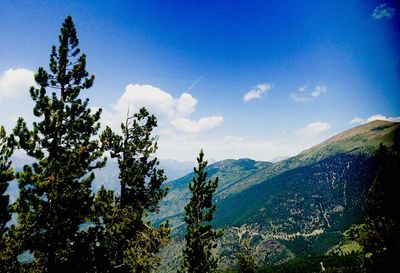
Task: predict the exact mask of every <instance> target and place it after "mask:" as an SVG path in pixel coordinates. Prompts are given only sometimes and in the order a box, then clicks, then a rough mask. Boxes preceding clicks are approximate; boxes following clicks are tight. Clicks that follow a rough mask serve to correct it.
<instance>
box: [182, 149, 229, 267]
mask: <svg viewBox="0 0 400 273" xmlns="http://www.w3.org/2000/svg"><path fill="white" fill-rule="evenodd" d="M203 157H204V153H203V150H201V151H200V154H199V157H198V158H197V163H198V167H197V169H196V168H195V169H194V171H195V173H196V177H194V178H193V181H192V182H191V183H190V184H189V189H190V191H191V192H192V196H191V198H190V201H189V203H188V204H187V206H186V207H185V211H186V216H185V222H186V224H187V226H186V235H185V240H186V246H185V248H184V250H183V264H182V267H181V269H180V272H191V273H192V272H193V273H200V272H215V271H216V269H217V263H218V258H217V257H214V256H213V253H212V250H213V249H215V248H216V247H217V245H216V242H215V240H216V239H218V238H219V237H221V236H222V231H219V230H214V229H213V228H212V226H211V225H210V224H209V222H210V221H211V220H212V219H213V213H214V211H215V209H216V206H215V205H214V204H213V203H212V198H213V194H214V192H215V190H216V189H217V187H218V178H215V180H208V181H207V172H205V168H206V166H207V161H204V159H203Z"/></svg>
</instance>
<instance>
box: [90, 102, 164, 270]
mask: <svg viewBox="0 0 400 273" xmlns="http://www.w3.org/2000/svg"><path fill="white" fill-rule="evenodd" d="M156 126H157V119H156V118H155V116H154V115H150V114H149V113H148V111H147V110H146V109H145V108H141V109H140V111H139V112H138V113H136V114H134V115H133V116H129V113H128V117H127V119H126V122H125V124H121V129H122V132H123V136H119V135H117V134H115V133H113V132H112V131H111V129H110V128H108V127H107V128H106V130H105V131H104V132H103V134H102V142H103V145H104V148H105V149H108V150H109V151H110V153H111V157H114V158H117V159H118V165H119V169H120V174H119V182H120V186H121V188H120V193H119V194H118V195H115V194H114V193H113V192H112V191H107V190H105V189H104V188H102V189H101V190H100V191H99V193H98V194H97V198H96V211H97V214H98V216H99V219H101V221H98V234H97V239H96V242H97V245H99V247H97V250H96V251H97V253H96V254H95V256H96V257H95V260H96V262H95V264H97V265H98V267H99V268H103V269H105V270H104V271H103V272H150V271H151V270H152V269H154V268H155V267H156V266H157V264H158V257H156V254H157V253H158V252H159V250H160V248H161V247H162V246H163V245H165V244H166V243H167V242H168V241H169V234H170V229H169V228H168V223H166V224H162V225H161V226H160V227H159V228H155V227H153V226H152V224H151V222H150V221H146V220H145V218H146V216H148V213H149V212H155V211H156V210H157V209H158V206H159V202H160V200H161V199H162V198H164V197H165V195H166V194H167V190H168V188H165V187H161V185H162V183H163V182H164V181H165V180H166V177H165V175H164V171H163V170H162V169H159V168H158V165H159V160H158V159H157V158H156V157H153V154H154V153H155V152H156V150H157V138H155V137H152V136H151V134H152V132H153V129H154V128H155V127H156ZM100 257H101V258H100Z"/></svg>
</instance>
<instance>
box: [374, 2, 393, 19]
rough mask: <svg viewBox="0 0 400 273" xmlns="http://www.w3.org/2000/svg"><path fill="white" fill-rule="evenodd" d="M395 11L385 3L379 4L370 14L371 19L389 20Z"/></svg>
mask: <svg viewBox="0 0 400 273" xmlns="http://www.w3.org/2000/svg"><path fill="white" fill-rule="evenodd" d="M395 14H396V9H394V8H391V7H389V6H388V5H387V4H386V3H383V4H380V5H378V6H376V7H375V9H374V11H373V12H372V18H374V19H377V20H379V19H391V18H393V17H394V16H395Z"/></svg>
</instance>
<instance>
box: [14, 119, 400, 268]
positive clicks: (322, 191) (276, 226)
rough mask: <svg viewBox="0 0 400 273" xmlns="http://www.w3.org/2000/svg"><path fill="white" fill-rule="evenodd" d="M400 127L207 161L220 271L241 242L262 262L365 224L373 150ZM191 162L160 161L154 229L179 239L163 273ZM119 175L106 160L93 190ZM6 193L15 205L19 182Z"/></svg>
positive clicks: (314, 248) (372, 127) (179, 228)
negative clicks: (274, 153)
mask: <svg viewBox="0 0 400 273" xmlns="http://www.w3.org/2000/svg"><path fill="white" fill-rule="evenodd" d="M395 130H400V123H393V122H388V121H373V122H370V123H368V124H364V125H361V126H358V127H355V128H352V129H350V130H347V131H345V132H342V133H340V134H338V135H335V136H333V137H331V138H329V139H327V140H326V141H324V142H322V143H320V144H318V145H316V146H314V147H312V148H310V149H308V150H305V151H303V152H301V153H300V154H298V155H296V156H294V157H291V158H287V159H285V160H281V161H278V162H275V163H271V162H262V161H255V160H252V159H239V160H233V159H227V160H223V161H219V162H215V163H213V164H210V165H209V166H208V167H207V169H206V171H207V173H208V175H209V178H214V177H217V176H218V177H219V179H220V182H219V186H218V189H217V191H216V194H215V198H214V200H215V202H216V204H217V210H216V213H215V219H214V221H213V225H214V226H215V227H218V228H223V229H224V230H225V234H224V236H223V237H222V239H221V240H220V241H219V242H218V252H219V254H220V256H221V263H222V266H232V265H233V264H234V260H235V253H236V252H238V251H239V250H240V244H241V243H242V242H243V241H244V240H249V241H250V243H251V247H252V249H253V250H252V252H253V253H252V254H253V255H254V257H256V259H257V261H258V263H264V262H274V263H277V262H283V261H285V260H288V259H290V258H293V257H296V256H308V255H321V254H324V253H326V251H328V250H330V249H331V248H332V247H334V246H335V245H337V244H338V243H339V242H340V240H341V238H342V234H343V232H344V231H346V230H347V229H348V228H349V227H350V226H351V225H352V224H355V223H359V222H360V221H361V220H362V215H363V211H364V207H365V201H366V195H367V192H368V190H369V188H370V186H371V184H372V181H373V179H374V176H375V168H376V167H375V162H374V154H375V151H376V149H377V148H378V147H379V144H380V143H383V144H385V145H386V146H391V145H392V143H393V136H394V132H395ZM13 162H14V166H15V168H16V169H17V170H18V169H19V168H20V167H21V166H22V165H23V164H26V163H30V161H29V159H27V158H26V157H15V158H13ZM194 165H195V163H194V162H184V163H182V162H178V161H175V160H161V164H160V167H162V168H164V169H165V170H166V174H167V177H168V178H169V179H168V182H166V183H165V185H166V186H170V187H171V189H170V191H169V193H168V195H167V197H166V198H165V199H164V200H163V201H162V202H161V207H160V211H159V212H158V213H157V214H154V215H150V216H149V218H150V219H151V220H153V221H154V223H155V224H159V223H161V222H163V221H166V220H169V222H170V224H171V226H172V228H173V233H174V236H175V237H174V239H173V241H172V243H171V244H170V246H168V247H167V249H166V250H164V252H163V253H162V254H161V255H162V256H163V261H162V264H161V267H160V269H159V271H160V272H165V271H170V269H173V268H176V267H177V265H178V264H179V259H180V256H179V254H180V253H181V249H182V246H183V244H182V235H183V232H184V229H185V227H184V222H183V219H184V207H185V205H186V204H187V202H188V201H189V198H190V192H189V189H188V183H189V182H190V181H191V180H192V178H193V176H194V173H193V172H192V171H193V167H194ZM118 172H119V171H118V165H117V162H116V161H114V160H109V161H108V163H107V165H106V167H105V168H103V169H101V170H98V171H96V173H95V174H96V180H95V182H94V183H93V189H94V190H97V189H98V188H99V187H100V186H101V185H105V186H106V187H107V188H109V189H115V190H118V189H119V182H118ZM178 177H180V178H178ZM175 178H177V179H175ZM174 179H175V180H174ZM8 192H9V193H10V195H11V200H15V198H16V196H17V195H18V187H17V183H16V182H13V183H11V185H10V187H9V190H8Z"/></svg>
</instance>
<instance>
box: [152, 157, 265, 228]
mask: <svg viewBox="0 0 400 273" xmlns="http://www.w3.org/2000/svg"><path fill="white" fill-rule="evenodd" d="M271 165H272V163H269V162H261V161H255V160H251V159H238V160H233V159H227V160H223V161H219V162H216V163H214V164H211V165H209V166H207V168H206V171H207V173H208V177H209V178H214V177H217V176H218V177H219V186H218V189H217V191H216V194H215V198H216V199H217V200H218V199H223V198H224V197H225V196H227V194H228V193H229V192H230V189H231V188H232V187H234V185H235V184H236V183H240V181H242V180H243V179H245V178H246V177H247V176H249V175H251V174H252V173H254V172H256V171H258V170H261V169H263V168H265V167H268V166H271ZM193 177H194V173H193V172H192V173H190V174H188V175H186V176H184V177H182V178H179V179H177V180H174V181H172V182H169V183H166V186H170V187H171V190H170V191H169V193H168V195H167V196H166V197H165V198H164V199H163V200H162V201H161V204H160V211H159V212H158V214H157V215H155V216H154V218H153V219H154V220H155V223H156V224H158V223H160V222H162V221H164V220H166V219H168V220H169V221H170V222H171V224H172V225H173V227H174V229H176V232H178V231H179V228H180V227H181V226H182V224H183V214H184V207H185V205H186V203H187V202H188V200H189V198H190V191H189V188H188V186H187V185H188V183H189V182H190V181H192V179H193Z"/></svg>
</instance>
